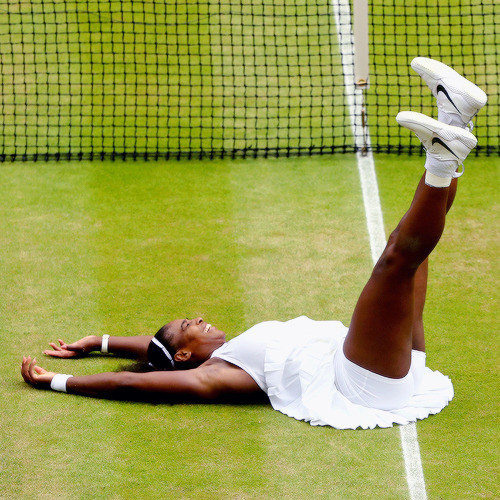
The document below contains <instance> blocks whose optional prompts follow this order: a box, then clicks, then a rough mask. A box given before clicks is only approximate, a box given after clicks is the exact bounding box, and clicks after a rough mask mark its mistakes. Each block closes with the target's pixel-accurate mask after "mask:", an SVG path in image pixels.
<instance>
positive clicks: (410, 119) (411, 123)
mask: <svg viewBox="0 0 500 500" xmlns="http://www.w3.org/2000/svg"><path fill="white" fill-rule="evenodd" d="M396 121H397V122H398V123H399V124H400V125H402V126H403V127H406V128H408V129H410V130H412V131H413V132H417V131H419V130H418V129H420V130H421V131H424V130H425V131H428V132H431V133H434V134H436V135H438V136H439V137H441V138H442V139H444V140H445V141H450V142H451V141H456V140H458V141H459V142H461V143H462V144H463V145H464V146H465V147H466V148H468V149H469V150H471V149H473V148H475V147H476V144H477V139H476V137H475V136H474V135H472V134H471V133H470V132H469V131H468V130H466V129H463V128H460V127H454V126H453V125H446V124H444V123H441V122H439V121H437V120H434V118H430V117H429V116H426V115H423V114H422V113H417V112H416V111H401V112H400V113H398V115H397V116H396ZM416 129H417V130H416Z"/></svg>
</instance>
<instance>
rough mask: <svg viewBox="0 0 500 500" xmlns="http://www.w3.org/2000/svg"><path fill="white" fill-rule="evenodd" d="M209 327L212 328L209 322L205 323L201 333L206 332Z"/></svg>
mask: <svg viewBox="0 0 500 500" xmlns="http://www.w3.org/2000/svg"><path fill="white" fill-rule="evenodd" d="M210 328H212V325H211V324H210V323H207V324H206V325H205V328H204V329H203V333H208V332H209V331H210Z"/></svg>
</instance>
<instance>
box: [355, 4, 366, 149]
mask: <svg viewBox="0 0 500 500" xmlns="http://www.w3.org/2000/svg"><path fill="white" fill-rule="evenodd" d="M353 17H354V27H353V28H354V29H353V31H354V85H355V87H356V91H357V92H360V93H361V124H362V133H363V144H362V146H361V154H362V155H363V156H366V154H367V153H368V141H367V137H368V128H367V127H368V123H367V116H366V107H365V93H366V90H367V89H368V87H369V86H370V78H369V76H370V73H369V51H368V0H354V5H353Z"/></svg>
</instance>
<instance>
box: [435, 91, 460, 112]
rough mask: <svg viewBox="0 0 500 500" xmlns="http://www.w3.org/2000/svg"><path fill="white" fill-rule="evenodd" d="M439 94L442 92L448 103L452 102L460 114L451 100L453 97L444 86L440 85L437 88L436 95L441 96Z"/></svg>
mask: <svg viewBox="0 0 500 500" xmlns="http://www.w3.org/2000/svg"><path fill="white" fill-rule="evenodd" d="M439 92H442V93H443V94H444V95H445V96H446V98H447V99H448V101H450V102H451V104H452V106H453V107H454V108H455V109H456V110H457V111H458V112H459V113H460V110H459V109H458V108H457V107H456V106H455V103H454V102H453V101H452V100H451V97H450V95H449V94H448V91H447V90H446V89H445V88H444V87H443V86H442V85H438V86H437V87H436V94H439Z"/></svg>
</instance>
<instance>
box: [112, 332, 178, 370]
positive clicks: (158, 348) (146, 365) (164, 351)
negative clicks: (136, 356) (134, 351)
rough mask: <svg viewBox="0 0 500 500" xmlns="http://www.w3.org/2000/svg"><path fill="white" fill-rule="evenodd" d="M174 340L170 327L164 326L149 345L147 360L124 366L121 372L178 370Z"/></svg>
mask: <svg viewBox="0 0 500 500" xmlns="http://www.w3.org/2000/svg"><path fill="white" fill-rule="evenodd" d="M172 338H173V334H172V332H170V331H169V329H168V325H164V326H162V327H161V328H160V329H159V330H158V331H157V332H156V335H155V336H154V337H153V340H151V342H150V343H149V346H148V351H147V360H146V361H136V362H134V363H131V364H128V365H122V366H121V368H120V369H119V371H125V372H135V373H147V372H154V371H165V370H175V369H177V367H176V366H175V361H174V356H175V352H176V349H175V348H174V347H173V346H172V345H171V343H172ZM169 356H170V358H171V360H170V358H169Z"/></svg>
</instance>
